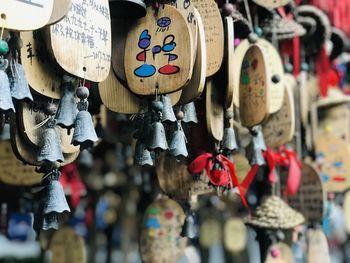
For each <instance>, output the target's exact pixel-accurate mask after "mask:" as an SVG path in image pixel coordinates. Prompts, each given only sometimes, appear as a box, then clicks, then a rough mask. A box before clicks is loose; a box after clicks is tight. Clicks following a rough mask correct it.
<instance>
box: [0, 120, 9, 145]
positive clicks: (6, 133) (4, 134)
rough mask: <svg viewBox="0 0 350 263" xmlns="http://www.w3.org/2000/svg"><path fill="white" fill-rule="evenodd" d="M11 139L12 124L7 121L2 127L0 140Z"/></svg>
mask: <svg viewBox="0 0 350 263" xmlns="http://www.w3.org/2000/svg"><path fill="white" fill-rule="evenodd" d="M10 139H11V134H10V124H9V123H5V124H4V127H3V128H2V131H1V134H0V140H1V141H7V140H10Z"/></svg>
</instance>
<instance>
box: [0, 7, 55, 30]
mask: <svg viewBox="0 0 350 263" xmlns="http://www.w3.org/2000/svg"><path fill="white" fill-rule="evenodd" d="M53 1H54V0H2V1H1V5H0V25H1V27H5V28H8V29H13V30H20V31H22V30H34V29H38V28H41V27H43V26H45V25H46V24H47V23H48V21H49V19H50V16H51V13H52V8H53Z"/></svg>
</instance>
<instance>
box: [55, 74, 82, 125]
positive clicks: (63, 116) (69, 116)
mask: <svg viewBox="0 0 350 263" xmlns="http://www.w3.org/2000/svg"><path fill="white" fill-rule="evenodd" d="M62 88H63V89H64V91H63V96H62V98H61V100H60V104H59V106H58V110H57V114H56V124H57V125H58V126H60V127H62V128H65V129H68V130H70V129H71V128H73V127H74V123H75V118H76V116H77V104H76V101H75V92H74V85H73V78H72V77H69V76H67V75H65V76H63V84H62Z"/></svg>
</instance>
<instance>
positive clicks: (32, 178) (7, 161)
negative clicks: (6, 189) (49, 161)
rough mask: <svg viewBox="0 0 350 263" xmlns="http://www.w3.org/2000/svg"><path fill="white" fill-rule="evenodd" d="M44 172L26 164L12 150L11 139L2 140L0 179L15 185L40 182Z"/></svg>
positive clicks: (0, 142) (0, 144) (0, 145)
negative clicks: (41, 172)
mask: <svg viewBox="0 0 350 263" xmlns="http://www.w3.org/2000/svg"><path fill="white" fill-rule="evenodd" d="M41 177H42V174H39V173H37V172H35V169H34V167H32V166H25V165H24V164H23V163H22V162H21V161H19V160H18V159H17V158H16V156H15V154H14V153H13V151H12V147H11V142H10V141H0V181H1V182H3V183H5V184H8V185H15V186H30V185H35V184H39V183H40V181H41Z"/></svg>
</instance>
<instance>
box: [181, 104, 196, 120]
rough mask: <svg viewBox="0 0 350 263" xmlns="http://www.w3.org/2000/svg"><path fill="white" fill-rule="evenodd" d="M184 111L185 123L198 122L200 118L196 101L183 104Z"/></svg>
mask: <svg viewBox="0 0 350 263" xmlns="http://www.w3.org/2000/svg"><path fill="white" fill-rule="evenodd" d="M182 111H183V113H184V117H183V119H182V121H183V122H185V123H190V122H193V123H198V118H197V112H196V106H195V104H194V102H190V103H187V104H185V105H183V107H182Z"/></svg>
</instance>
